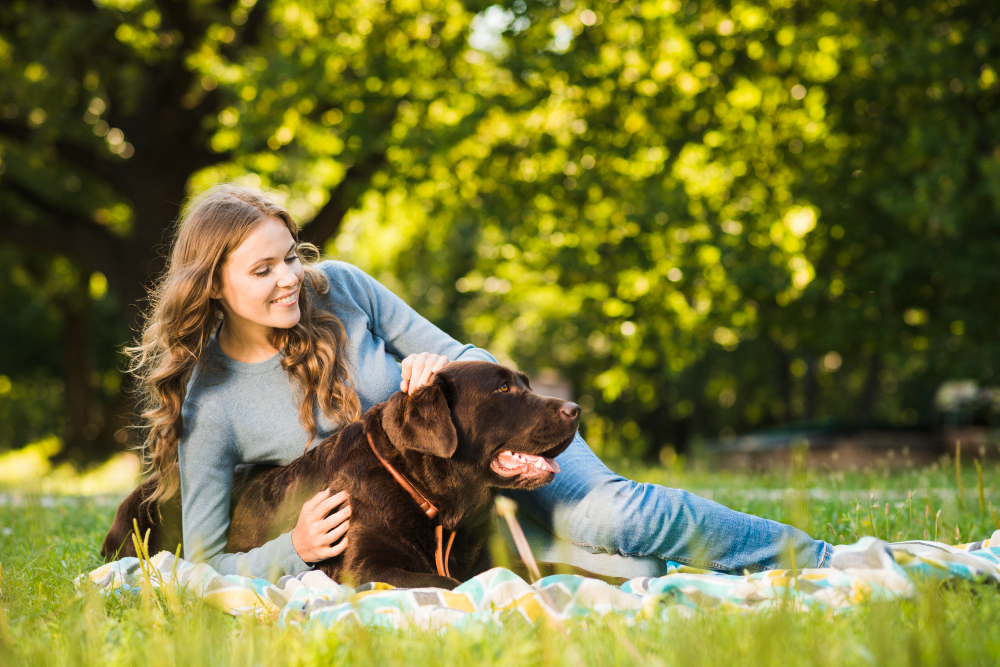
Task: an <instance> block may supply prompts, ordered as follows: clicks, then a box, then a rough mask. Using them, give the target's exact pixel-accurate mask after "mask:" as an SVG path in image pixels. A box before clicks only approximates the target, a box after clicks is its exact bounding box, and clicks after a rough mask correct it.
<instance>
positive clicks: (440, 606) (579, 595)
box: [76, 530, 1000, 628]
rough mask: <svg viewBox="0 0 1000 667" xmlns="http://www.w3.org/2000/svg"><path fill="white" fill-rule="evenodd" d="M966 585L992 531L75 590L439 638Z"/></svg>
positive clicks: (140, 570) (166, 563) (980, 564)
mask: <svg viewBox="0 0 1000 667" xmlns="http://www.w3.org/2000/svg"><path fill="white" fill-rule="evenodd" d="M927 578H930V579H935V580H943V579H956V580H957V579H966V580H971V581H990V582H992V583H994V584H1000V530H998V531H996V532H994V533H993V535H992V537H990V539H988V540H983V541H980V542H973V543H970V544H963V545H959V546H950V545H946V544H941V543H938V542H926V541H913V542H896V543H892V544H889V543H886V542H883V541H881V540H878V539H875V538H872V537H864V538H862V539H860V540H858V542H857V543H855V544H851V545H842V546H836V547H834V556H833V561H832V564H831V567H829V568H824V569H805V570H799V571H797V572H793V571H791V570H770V571H767V572H760V573H757V574H751V575H746V576H733V575H726V574H718V573H714V572H709V571H706V570H698V569H695V568H691V567H686V566H682V565H677V564H675V563H668V571H667V574H666V575H664V576H661V577H655V578H654V577H644V578H639V579H632V580H631V581H627V582H625V583H624V584H623V585H621V586H613V585H611V584H608V583H606V582H604V581H601V580H598V579H591V578H587V577H581V576H576V575H553V576H549V577H545V578H543V579H541V580H539V581H537V582H535V583H534V584H529V583H527V582H526V581H524V580H523V579H521V578H520V577H518V576H517V575H516V574H514V573H513V572H511V571H510V570H506V569H503V568H495V569H493V570H490V571H488V572H484V573H483V574H481V575H479V576H477V577H475V578H473V579H470V580H469V581H467V582H465V583H463V584H462V585H461V586H459V587H458V588H456V589H455V590H454V591H446V590H441V589H434V588H424V589H398V588H393V587H391V586H388V585H386V584H367V585H364V586H361V587H359V588H351V587H349V586H344V585H341V584H338V583H337V582H335V581H333V580H332V579H330V578H329V577H327V576H326V575H325V574H323V573H322V572H319V571H312V572H306V573H305V574H302V575H299V576H297V577H290V576H289V577H284V578H282V579H281V580H279V581H278V583H277V584H272V583H270V582H268V581H265V580H263V579H248V578H246V577H239V576H234V575H227V576H223V575H220V574H219V573H217V572H215V571H214V570H213V569H211V568H210V567H208V566H207V565H205V564H197V565H196V564H192V563H188V562H186V561H184V560H181V559H177V558H175V557H174V556H173V555H172V554H170V553H167V552H161V553H159V554H157V555H155V556H153V557H152V558H150V559H148V560H142V561H140V560H139V559H137V558H123V559H122V560H119V561H115V562H113V563H108V564H106V565H103V566H101V567H99V568H97V569H96V570H94V571H93V572H90V573H89V574H82V575H80V576H79V577H78V578H77V580H76V584H77V588H78V589H80V588H83V587H86V586H93V587H96V588H97V589H98V590H99V591H100V592H101V594H104V595H133V594H139V593H141V592H142V591H143V589H145V590H147V591H148V590H151V589H157V588H163V587H180V588H182V589H185V590H187V591H188V592H190V593H192V594H194V595H196V596H198V597H199V598H202V599H203V600H204V601H205V602H207V603H208V604H210V605H212V606H214V607H217V608H219V609H221V610H222V611H225V612H227V613H229V614H232V615H246V614H249V615H256V616H258V617H262V618H270V619H275V620H277V622H278V623H279V624H280V625H291V624H322V625H324V626H331V625H334V624H337V623H340V622H342V621H345V620H352V621H354V622H357V623H361V624H364V625H367V626H379V627H388V628H399V627H419V628H443V627H448V626H463V625H466V624H469V623H502V622H503V619H504V617H505V615H506V614H510V613H516V614H520V615H522V616H524V617H526V618H527V619H529V620H532V621H534V620H537V619H540V618H548V619H551V620H555V621H562V620H566V619H574V618H583V617H587V616H592V615H595V614H596V615H602V614H617V615H619V616H620V617H622V618H624V619H625V620H627V621H633V620H637V619H643V618H646V619H649V618H669V617H673V616H675V615H677V614H681V615H686V614H690V613H692V612H693V611H694V610H697V609H723V610H754V609H768V608H772V607H774V606H776V605H780V606H783V607H786V608H787V607H789V606H791V607H792V608H798V609H808V608H811V607H816V606H819V607H823V608H829V609H834V610H840V609H846V608H850V607H852V606H854V605H857V604H860V603H863V602H865V601H867V600H872V599H891V598H896V597H902V596H912V595H913V594H914V593H915V591H916V588H915V582H916V581H918V580H920V579H927Z"/></svg>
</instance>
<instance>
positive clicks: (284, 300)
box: [271, 291, 299, 306]
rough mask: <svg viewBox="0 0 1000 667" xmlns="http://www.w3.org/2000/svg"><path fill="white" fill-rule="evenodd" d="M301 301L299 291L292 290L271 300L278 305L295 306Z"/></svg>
mask: <svg viewBox="0 0 1000 667" xmlns="http://www.w3.org/2000/svg"><path fill="white" fill-rule="evenodd" d="M298 301H299V293H298V291H295V292H291V293H289V294H286V295H285V296H282V297H278V298H277V299H275V300H273V301H271V303H273V304H274V305H276V306H293V305H295V304H296V303H298Z"/></svg>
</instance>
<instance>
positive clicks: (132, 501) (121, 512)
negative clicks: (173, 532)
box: [101, 477, 160, 561]
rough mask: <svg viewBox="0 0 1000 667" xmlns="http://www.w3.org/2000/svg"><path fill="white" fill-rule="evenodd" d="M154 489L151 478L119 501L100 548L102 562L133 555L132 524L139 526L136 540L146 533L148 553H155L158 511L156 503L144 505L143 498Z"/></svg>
mask: <svg viewBox="0 0 1000 667" xmlns="http://www.w3.org/2000/svg"><path fill="white" fill-rule="evenodd" d="M155 490H156V479H155V478H153V477H151V478H149V479H147V480H146V481H145V482H143V483H142V484H140V485H139V486H138V487H136V488H135V489H134V490H133V491H132V493H130V494H129V495H128V497H126V498H125V500H123V501H122V503H121V505H119V506H118V511H116V512H115V519H114V521H113V522H112V524H111V528H110V530H108V534H107V537H105V538H104V544H103V545H102V546H101V556H103V557H104V560H106V561H111V560H115V559H117V558H124V557H125V556H133V557H134V556H136V555H138V554H136V551H135V545H134V544H133V543H132V532H133V528H134V524H133V521H135V522H136V523H138V525H139V539H140V540H142V539H143V538H144V537H145V536H146V532H147V531H149V548H150V553H155V550H158V548H159V543H160V536H159V525H158V519H159V508H158V506H157V503H155V502H151V503H148V502H146V499H147V498H149V497H150V496H152V495H153V492H154V491H155Z"/></svg>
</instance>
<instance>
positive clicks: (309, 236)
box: [299, 151, 386, 247]
mask: <svg viewBox="0 0 1000 667" xmlns="http://www.w3.org/2000/svg"><path fill="white" fill-rule="evenodd" d="M385 163H386V159H385V152H384V151H382V152H378V153H372V154H370V155H368V156H366V157H365V159H364V160H362V161H361V162H358V163H356V164H354V165H352V166H351V167H350V168H349V169H348V170H347V173H345V174H344V179H343V180H342V181H340V183H339V184H338V185H337V187H336V188H334V189H333V191H332V192H331V193H330V199H329V201H327V203H326V204H325V205H324V206H323V208H321V209H320V210H319V212H318V213H316V215H315V216H314V217H313V219H312V220H310V221H309V222H308V223H307V224H306V225H305V226H304V227H303V228H302V231H301V232H300V234H299V236H300V238H301V239H302V240H303V241H308V242H309V243H313V244H315V245H317V246H320V247H322V246H323V244H324V243H326V242H327V241H328V240H329V239H331V238H333V237H334V236H336V235H337V232H339V231H340V225H341V224H342V223H343V221H344V216H345V215H347V212H348V211H350V210H351V209H352V208H354V206H355V205H356V204H357V203H358V199H360V198H361V195H362V194H364V192H365V191H366V190H367V189H368V186H369V184H370V183H371V180H372V176H374V175H375V172H377V171H378V170H379V169H380V168H382V165H384V164H385Z"/></svg>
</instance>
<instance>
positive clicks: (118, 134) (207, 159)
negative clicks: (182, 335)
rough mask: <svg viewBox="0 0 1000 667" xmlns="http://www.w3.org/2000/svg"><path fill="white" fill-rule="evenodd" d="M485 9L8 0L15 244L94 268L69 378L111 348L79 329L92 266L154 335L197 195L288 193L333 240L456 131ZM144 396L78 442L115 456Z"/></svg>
mask: <svg viewBox="0 0 1000 667" xmlns="http://www.w3.org/2000/svg"><path fill="white" fill-rule="evenodd" d="M40 4H41V7H40V6H39V5H40ZM40 9H41V10H42V11H39V10H40ZM470 20H471V15H470V14H469V13H468V12H467V11H465V10H464V8H463V7H462V6H461V4H459V3H457V2H438V1H437V0H426V1H420V2H380V1H378V0H371V1H369V2H350V3H347V2H336V3H330V2H325V1H321V0H316V1H308V0H307V1H301V2H289V1H279V0H259V1H258V2H254V1H253V0H238V1H236V2H210V1H205V0H118V1H114V0H112V1H104V2H98V3H96V4H95V3H91V2H89V1H86V0H49V1H47V2H44V3H36V2H28V1H27V0H15V1H14V2H11V3H6V4H4V6H3V7H2V8H0V30H2V32H0V55H2V57H0V76H2V77H3V80H4V86H3V87H2V88H0V160H2V162H0V170H2V178H0V202H2V203H3V205H4V208H5V211H7V217H8V222H7V223H5V224H3V225H2V226H0V243H4V244H6V245H7V246H9V247H19V248H31V249H34V250H44V251H46V252H48V253H50V254H51V256H54V257H64V258H67V259H69V260H70V261H71V262H72V264H73V266H74V267H76V270H77V271H78V273H79V275H78V278H77V280H76V288H75V289H76V290H77V292H76V294H75V295H72V296H70V297H69V300H68V301H67V302H66V309H65V312H63V316H62V317H61V326H62V327H63V328H68V329H71V330H72V331H69V330H68V331H67V335H65V336H64V337H63V338H64V340H65V341H66V343H65V344H66V346H67V347H66V363H65V364H63V368H62V370H63V372H64V373H65V374H66V387H67V389H69V388H71V387H78V388H83V389H88V390H89V391H90V392H91V393H92V392H93V390H94V389H95V387H94V386H93V383H92V382H90V381H89V380H87V378H84V381H83V382H82V383H81V382H80V381H79V378H76V377H71V375H72V374H73V373H76V374H77V375H79V374H80V369H82V368H83V367H84V365H85V360H84V358H83V357H86V356H87V355H86V354H82V353H80V352H79V349H84V350H91V349H93V342H92V341H87V340H85V338H84V336H85V332H86V330H87V328H86V327H84V326H80V325H78V324H74V318H80V317H85V316H86V314H85V313H86V308H87V307H86V306H85V305H84V304H85V302H86V298H85V297H84V296H83V295H84V294H85V293H86V286H87V285H88V283H89V280H90V277H91V276H95V275H97V274H100V276H101V277H100V278H99V279H98V280H103V279H106V281H107V285H108V289H109V290H110V292H111V294H112V295H113V297H114V299H115V300H116V301H117V303H118V304H119V306H120V308H121V318H122V321H123V322H124V324H125V325H126V326H127V327H128V329H129V330H131V331H132V332H133V333H134V332H137V330H138V328H139V322H140V319H139V313H140V305H141V302H142V299H143V298H144V295H145V290H146V289H147V288H148V287H149V285H150V281H151V280H152V278H153V277H154V276H155V275H157V273H158V271H160V269H161V268H162V266H163V249H164V247H165V246H166V244H168V243H169V240H170V237H171V229H172V226H173V224H174V221H175V220H177V218H178V211H179V207H180V205H181V204H182V203H183V202H184V201H185V200H186V198H187V197H188V196H189V195H190V194H192V192H194V191H197V190H199V189H200V188H202V187H204V186H206V185H208V184H209V183H211V182H214V181H217V180H220V179H226V178H237V179H238V180H241V181H242V182H244V183H249V184H252V185H264V186H268V187H271V188H274V189H275V192H276V194H277V195H279V196H281V197H282V198H284V199H286V200H287V202H288V204H289V206H290V207H291V208H292V211H293V213H295V214H296V215H297V216H298V218H299V219H300V220H303V221H305V223H306V224H305V227H304V229H303V237H304V238H305V239H306V240H310V241H313V242H315V243H318V244H320V245H322V244H323V243H324V242H325V241H326V240H327V239H329V238H332V237H334V236H335V235H336V234H337V231H338V229H339V228H340V224H341V221H342V219H343V217H344V214H345V213H346V212H347V211H348V210H350V209H351V208H352V207H354V206H355V204H356V203H357V202H358V198H359V196H360V195H361V194H362V193H363V192H365V191H366V190H368V189H369V188H371V187H372V186H373V184H374V185H377V183H378V179H379V178H384V176H380V174H384V173H385V172H386V171H389V170H391V165H390V164H389V161H388V160H387V156H388V155H389V153H390V152H391V151H394V150H403V149H405V150H407V151H409V152H410V153H412V154H413V155H415V156H416V159H418V160H419V159H421V157H420V156H421V155H423V154H425V153H426V152H427V151H429V150H431V149H437V148H438V147H439V146H440V145H441V144H442V142H446V141H447V140H448V135H447V132H441V131H440V130H442V129H448V128H451V127H453V126H454V125H455V124H456V123H458V122H459V121H461V119H462V118H463V117H464V116H465V115H466V114H467V113H470V112H472V111H474V109H471V108H469V105H468V96H467V94H466V93H465V92H464V90H463V85H464V84H465V83H468V82H470V81H472V80H474V79H476V77H479V76H482V75H481V74H480V73H479V72H478V70H477V68H476V67H475V66H474V65H473V64H471V63H469V62H467V61H465V60H464V59H463V58H462V55H463V53H465V51H466V50H467V49H468V47H467V45H466V41H465V39H466V32H467V26H468V22H469V21H470ZM429 136H433V137H434V143H433V145H432V143H431V142H430V141H429V139H428V137H429ZM121 342H124V341H119V343H121ZM77 348H79V349H77ZM81 355H82V356H81ZM73 359H76V361H73ZM108 363H109V364H110V366H109V368H111V369H113V368H114V366H115V365H116V364H119V363H120V358H114V359H110V360H108ZM102 370H107V369H102ZM86 393H87V392H86V391H83V392H80V391H68V393H67V395H66V398H67V400H68V401H69V403H70V404H69V405H68V406H67V413H68V414H69V415H80V414H90V413H91V412H92V406H91V405H90V403H93V401H94V398H93V396H90V397H88V396H86V395H82V394H86ZM80 402H83V403H84V404H83V405H81V404H80ZM127 408H128V406H127V404H124V403H122V402H121V401H117V400H116V401H111V402H109V403H108V405H107V409H106V410H105V412H106V413H107V414H105V415H104V416H103V418H97V419H95V421H94V422H92V423H93V424H94V427H95V428H97V429H98V433H97V434H96V435H95V437H94V438H93V439H92V440H91V441H90V442H91V443H92V446H91V447H90V451H84V450H85V449H86V447H85V446H84V444H83V443H80V444H79V445H78V448H79V449H80V451H78V452H77V454H79V455H81V456H93V455H95V454H99V453H101V452H107V451H109V448H110V447H113V446H114V445H113V444H112V443H111V439H112V437H113V435H114V433H115V432H116V431H117V426H118V425H119V424H120V422H118V421H117V420H116V419H115V418H114V417H115V416H116V415H119V414H121V413H123V412H127ZM74 419H76V417H71V422H73V420H74ZM73 423H75V422H73ZM111 425H114V426H115V430H111V429H110V427H111ZM92 430H93V429H91V431H92ZM119 440H121V437H119Z"/></svg>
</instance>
